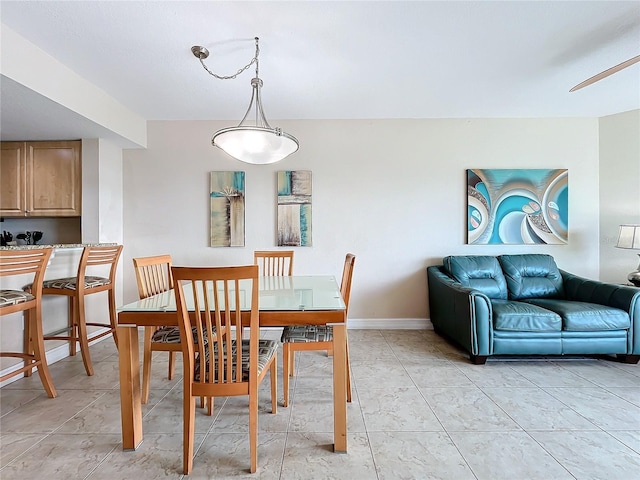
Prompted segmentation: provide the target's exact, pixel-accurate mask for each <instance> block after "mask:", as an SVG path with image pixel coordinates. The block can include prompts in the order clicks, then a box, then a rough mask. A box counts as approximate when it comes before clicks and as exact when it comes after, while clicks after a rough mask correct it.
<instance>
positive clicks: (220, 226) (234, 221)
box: [209, 172, 244, 247]
mask: <svg viewBox="0 0 640 480" xmlns="http://www.w3.org/2000/svg"><path fill="white" fill-rule="evenodd" d="M209 198H210V201H211V246H212V247H244V172H211V178H210V188H209Z"/></svg>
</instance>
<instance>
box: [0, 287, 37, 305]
mask: <svg viewBox="0 0 640 480" xmlns="http://www.w3.org/2000/svg"><path fill="white" fill-rule="evenodd" d="M35 298H36V297H34V296H33V295H31V294H30V293H27V292H23V291H21V290H0V307H8V306H10V305H17V304H18V303H26V302H30V301H31V300H34V299H35Z"/></svg>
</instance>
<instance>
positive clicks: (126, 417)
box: [117, 275, 347, 453]
mask: <svg viewBox="0 0 640 480" xmlns="http://www.w3.org/2000/svg"><path fill="white" fill-rule="evenodd" d="M239 288H240V295H239V298H240V301H241V302H247V303H246V305H242V306H241V308H244V307H245V306H246V308H247V309H248V308H249V307H250V301H251V295H250V293H249V290H247V294H246V295H244V294H243V293H242V292H243V284H242V282H240V285H239ZM185 292H188V289H185ZM187 304H188V306H189V307H190V308H191V309H193V304H194V302H193V298H191V299H187ZM259 311H260V326H261V327H285V326H290V325H311V324H313V325H332V327H333V343H334V345H333V409H334V451H336V452H342V453H346V451H347V390H346V386H347V381H346V378H347V377H346V369H347V362H346V349H347V337H346V309H345V304H344V301H343V299H342V295H341V294H340V288H339V287H338V284H337V283H336V279H335V277H333V276H330V275H305V276H283V277H260V278H259ZM177 325H178V317H177V313H176V302H175V295H174V292H173V290H169V291H167V292H163V293H160V294H157V295H153V296H151V297H148V298H145V299H142V300H138V301H135V302H132V303H129V304H126V305H123V306H121V307H120V308H118V328H117V338H118V353H119V362H120V363H119V367H120V410H121V417H122V441H123V449H124V450H135V449H136V448H137V447H138V446H139V445H140V444H141V443H142V441H143V431H142V404H141V395H140V360H139V358H140V357H139V344H138V328H137V327H140V326H144V327H147V326H177Z"/></svg>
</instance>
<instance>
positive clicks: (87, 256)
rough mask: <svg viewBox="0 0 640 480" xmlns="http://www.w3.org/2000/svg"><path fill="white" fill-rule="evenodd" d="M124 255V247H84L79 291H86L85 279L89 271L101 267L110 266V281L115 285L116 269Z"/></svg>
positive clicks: (79, 270)
mask: <svg viewBox="0 0 640 480" xmlns="http://www.w3.org/2000/svg"><path fill="white" fill-rule="evenodd" d="M121 253H122V245H114V246H108V247H84V250H83V251H82V256H81V257H80V263H79V264H78V289H79V290H80V289H81V288H82V289H84V278H85V276H86V274H87V269H88V268H91V267H97V266H100V265H109V280H110V282H111V285H115V281H116V269H117V267H118V260H119V259H120V254H121Z"/></svg>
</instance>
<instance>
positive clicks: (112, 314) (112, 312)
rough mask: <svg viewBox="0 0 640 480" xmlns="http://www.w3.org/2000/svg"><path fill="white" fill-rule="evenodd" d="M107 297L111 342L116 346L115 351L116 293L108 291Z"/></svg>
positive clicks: (116, 334) (116, 340) (116, 336)
mask: <svg viewBox="0 0 640 480" xmlns="http://www.w3.org/2000/svg"><path fill="white" fill-rule="evenodd" d="M108 297H109V323H110V324H111V335H112V336H113V341H114V342H115V344H116V350H117V349H118V329H117V328H116V327H117V326H118V317H117V315H116V292H114V290H113V288H111V290H109V291H108Z"/></svg>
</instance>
